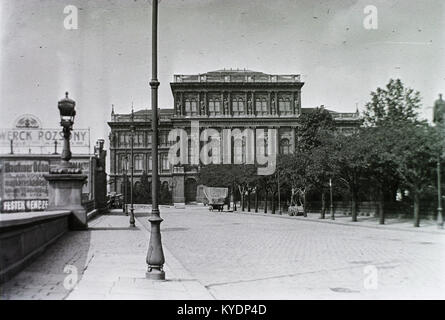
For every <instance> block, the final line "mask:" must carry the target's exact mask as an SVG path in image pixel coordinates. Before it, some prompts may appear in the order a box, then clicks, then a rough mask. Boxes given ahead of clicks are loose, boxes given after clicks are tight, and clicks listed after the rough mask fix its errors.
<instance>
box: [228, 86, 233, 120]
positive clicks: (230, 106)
mask: <svg viewBox="0 0 445 320" xmlns="http://www.w3.org/2000/svg"><path fill="white" fill-rule="evenodd" d="M227 101H228V102H229V115H230V116H233V112H232V95H231V92H230V91H229V92H228V93H227Z"/></svg>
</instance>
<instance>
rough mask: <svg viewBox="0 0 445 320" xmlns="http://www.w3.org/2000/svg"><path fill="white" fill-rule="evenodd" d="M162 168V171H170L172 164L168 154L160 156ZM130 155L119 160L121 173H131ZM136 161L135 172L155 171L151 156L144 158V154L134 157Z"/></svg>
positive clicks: (122, 156) (121, 156) (120, 157)
mask: <svg viewBox="0 0 445 320" xmlns="http://www.w3.org/2000/svg"><path fill="white" fill-rule="evenodd" d="M159 160H160V168H161V170H162V171H170V162H169V161H168V154H167V153H162V154H160V159H159ZM130 161H131V158H130V155H129V154H128V155H127V156H125V155H123V154H122V155H120V156H119V158H118V164H117V166H118V169H119V173H124V171H127V173H129V172H130ZM133 161H134V171H139V172H140V171H146V172H150V171H152V170H153V162H152V157H151V155H148V157H147V156H144V155H142V154H135V155H134V156H133Z"/></svg>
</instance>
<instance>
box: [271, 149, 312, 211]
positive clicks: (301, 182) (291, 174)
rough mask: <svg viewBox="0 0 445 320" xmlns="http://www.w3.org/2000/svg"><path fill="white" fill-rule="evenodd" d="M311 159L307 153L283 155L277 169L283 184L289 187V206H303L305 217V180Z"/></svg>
mask: <svg viewBox="0 0 445 320" xmlns="http://www.w3.org/2000/svg"><path fill="white" fill-rule="evenodd" d="M310 162H311V158H310V156H309V154H308V153H307V152H302V151H299V150H297V151H296V152H295V153H292V154H288V155H283V156H281V157H280V158H279V165H278V167H279V169H280V170H281V176H282V177H283V179H282V181H283V183H285V184H287V185H288V186H289V189H290V192H291V195H290V204H291V206H294V205H296V204H303V210H304V215H305V216H306V214H307V213H306V194H307V191H308V187H309V181H308V178H307V173H306V171H307V168H308V166H309V164H310Z"/></svg>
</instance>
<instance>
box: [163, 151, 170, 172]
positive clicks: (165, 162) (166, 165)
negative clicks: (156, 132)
mask: <svg viewBox="0 0 445 320" xmlns="http://www.w3.org/2000/svg"><path fill="white" fill-rule="evenodd" d="M161 168H162V171H168V170H170V162H169V161H168V154H166V153H163V154H161Z"/></svg>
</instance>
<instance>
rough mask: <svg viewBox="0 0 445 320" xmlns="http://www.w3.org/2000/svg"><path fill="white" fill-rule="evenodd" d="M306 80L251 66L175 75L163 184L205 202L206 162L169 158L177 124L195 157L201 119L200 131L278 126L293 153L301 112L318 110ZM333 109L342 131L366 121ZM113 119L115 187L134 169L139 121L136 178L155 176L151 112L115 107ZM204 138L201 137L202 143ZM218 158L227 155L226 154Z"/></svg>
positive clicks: (280, 141) (281, 142) (165, 125)
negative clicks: (305, 97) (305, 91)
mask: <svg viewBox="0 0 445 320" xmlns="http://www.w3.org/2000/svg"><path fill="white" fill-rule="evenodd" d="M303 85H304V83H303V82H302V81H301V79H300V76H299V75H270V74H265V73H262V72H255V71H250V70H218V71H212V72H208V73H205V74H198V75H174V81H173V82H172V83H171V84H170V86H171V90H172V94H173V98H174V108H172V109H160V111H159V155H158V157H159V158H158V163H159V174H160V178H161V187H163V188H168V189H169V190H170V191H171V193H172V196H173V202H180V203H183V202H194V201H198V202H199V201H201V200H202V196H203V195H202V186H198V180H197V176H198V170H199V167H200V164H198V165H197V164H196V163H195V162H192V163H190V162H188V163H187V164H178V165H171V164H170V162H169V156H168V153H169V150H170V148H171V147H172V145H173V144H175V143H176V141H169V133H170V132H171V131H172V130H173V129H182V131H183V132H186V133H187V136H188V140H190V141H189V142H188V143H187V145H188V148H189V150H188V157H189V158H190V157H191V156H192V155H193V153H194V150H195V149H193V148H192V145H193V135H192V127H193V125H195V126H196V124H199V129H198V130H199V133H201V132H202V131H203V130H205V129H209V128H212V129H214V130H215V132H218V133H222V132H223V131H224V130H226V131H227V130H229V131H232V132H233V130H236V129H239V130H240V131H244V130H245V129H252V132H254V133H255V132H256V131H257V130H258V129H263V130H264V132H265V134H266V135H267V133H268V132H270V129H275V130H274V132H275V133H276V134H275V135H274V139H276V140H275V141H273V143H275V145H276V146H277V148H276V150H277V152H278V153H281V154H286V153H291V152H293V151H294V150H295V148H296V144H297V141H298V137H297V128H298V126H299V118H300V115H301V114H302V113H305V112H312V111H313V110H314V109H313V108H302V106H301V90H302V87H303ZM328 111H329V110H328ZM330 112H331V114H332V115H333V117H334V119H335V122H336V125H337V128H338V129H339V130H340V131H343V132H348V131H350V130H354V128H356V127H357V126H358V125H359V124H360V120H359V118H358V113H338V112H334V111H330ZM108 124H109V126H110V128H111V132H110V188H111V190H110V191H115V192H118V193H122V191H123V186H124V173H125V169H127V172H129V171H128V170H129V168H130V166H129V163H128V161H126V159H127V160H128V159H129V158H130V152H131V129H130V128H131V125H133V126H134V135H133V137H134V138H133V150H134V151H133V152H134V158H133V159H134V181H135V182H138V181H140V178H141V176H142V174H143V173H144V172H145V173H147V174H148V176H149V179H150V177H151V171H152V165H151V163H152V161H151V145H152V141H151V134H152V133H151V111H150V110H140V111H137V112H135V113H134V116H133V118H132V116H131V114H115V113H114V110H113V111H112V114H111V121H110V122H108ZM174 139H176V137H174ZM201 139H202V137H201ZM198 140H199V138H198ZM269 140H270V137H269ZM255 141H256V140H255ZM265 141H266V145H267V144H268V143H270V141H269V142H268V141H267V137H265ZM203 143H205V142H203V141H201V145H202V144H203ZM245 145H246V143H245V141H244V142H241V143H240V144H233V145H232V150H233V148H235V149H237V148H238V147H239V149H240V150H239V152H236V150H235V152H234V156H235V157H236V156H237V154H238V155H241V159H240V162H239V163H242V161H243V160H244V159H243V158H242V157H243V155H244V154H245V151H246V150H245V148H246V146H245ZM254 146H255V147H254V148H256V147H257V146H256V145H254ZM263 147H264V146H263ZM255 152H257V151H255ZM265 152H266V153H267V151H265ZM195 154H196V153H195ZM255 154H256V153H255ZM212 156H215V155H212ZM216 157H217V158H219V159H221V157H222V155H221V154H218V155H217V156H216ZM232 158H233V157H232Z"/></svg>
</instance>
